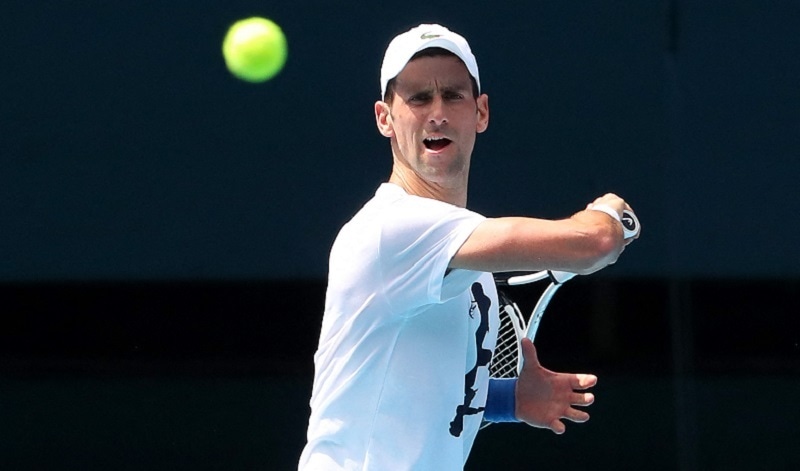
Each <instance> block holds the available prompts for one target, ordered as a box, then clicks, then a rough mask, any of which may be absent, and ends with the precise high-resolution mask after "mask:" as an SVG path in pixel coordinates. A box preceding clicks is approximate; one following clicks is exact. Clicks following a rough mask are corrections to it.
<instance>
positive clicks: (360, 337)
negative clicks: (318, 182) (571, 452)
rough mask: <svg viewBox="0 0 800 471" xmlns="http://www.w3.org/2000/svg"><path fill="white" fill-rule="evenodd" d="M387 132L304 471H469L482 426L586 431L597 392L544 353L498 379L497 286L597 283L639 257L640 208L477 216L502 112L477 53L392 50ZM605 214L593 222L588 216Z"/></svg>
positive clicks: (411, 38) (325, 333) (328, 351)
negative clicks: (626, 213) (630, 224)
mask: <svg viewBox="0 0 800 471" xmlns="http://www.w3.org/2000/svg"><path fill="white" fill-rule="evenodd" d="M380 80H381V94H382V95H381V96H382V100H381V101H378V102H377V103H375V120H376V123H377V127H378V131H379V132H380V133H381V134H382V135H383V136H385V137H386V138H388V140H389V143H390V145H391V150H392V158H393V166H392V173H391V176H390V177H389V180H388V182H386V183H383V184H381V185H380V186H379V187H378V189H377V191H376V193H375V195H374V197H373V198H372V199H371V200H369V201H368V202H367V203H366V204H365V205H364V206H363V207H362V208H361V209H360V211H358V213H357V214H356V215H355V216H354V217H353V218H352V219H351V220H350V221H349V222H348V223H347V224H345V225H344V227H343V228H342V229H341V231H340V233H339V234H338V236H337V238H336V240H335V242H334V244H333V247H332V249H331V254H330V272H329V280H328V288H327V295H326V303H325V313H324V317H323V320H322V329H321V334H320V340H319V347H318V350H317V352H316V354H315V356H314V362H315V376H314V386H313V393H312V397H311V403H310V404H311V417H310V419H309V425H308V434H307V439H308V441H307V444H306V446H305V448H304V450H303V453H302V456H301V457H300V463H299V469H300V470H378V471H387V470H395V469H397V470H458V469H463V467H464V464H465V462H466V460H467V457H468V455H469V452H470V449H471V447H472V444H473V441H474V440H475V436H476V434H477V432H478V429H479V427H480V425H481V422H482V421H484V420H485V421H500V422H509V421H518V422H524V423H527V424H529V425H532V426H535V427H541V428H547V429H550V430H552V431H553V432H555V433H563V432H564V430H565V425H564V422H563V420H564V419H566V420H570V421H573V422H584V421H586V420H588V418H589V416H588V414H587V413H586V412H585V411H584V410H582V409H580V408H577V407H580V406H588V405H589V404H591V403H592V402H593V400H594V396H593V395H592V394H591V393H589V392H585V390H586V389H587V388H590V387H592V386H594V384H595V382H596V381H597V378H596V377H595V376H592V375H585V374H566V373H555V372H552V371H549V370H546V369H545V368H543V367H542V366H541V365H540V363H539V361H538V360H537V358H536V350H535V348H534V346H533V344H532V343H531V342H530V341H527V340H526V341H525V342H524V344H523V351H524V359H525V367H524V369H523V370H522V372H521V373H520V376H519V378H518V379H513V380H496V379H492V380H490V378H489V372H488V365H489V362H490V360H491V357H492V352H493V349H494V346H495V339H496V335H497V328H498V308H497V306H498V301H497V292H496V289H495V285H494V280H493V277H492V272H493V271H512V270H526V271H538V270H543V269H555V270H562V271H571V272H576V273H580V274H587V273H591V272H594V271H597V270H599V269H601V268H603V267H605V266H607V265H608V264H610V263H614V262H615V261H616V260H617V257H619V255H620V253H621V252H622V251H623V249H624V248H625V244H626V243H627V242H626V241H624V240H623V230H622V226H621V224H620V222H619V219H620V214H621V212H622V211H623V210H624V209H626V208H627V209H630V207H629V206H628V205H627V204H626V202H625V201H624V200H623V199H621V198H619V197H617V196H615V195H613V194H607V195H604V196H602V197H600V198H598V199H596V200H595V201H594V202H592V203H591V204H589V205H588V206H587V209H585V210H582V211H579V212H578V213H576V214H574V215H573V216H571V217H569V218H567V219H564V220H544V219H535V218H521V217H514V218H496V219H488V218H486V217H484V216H481V215H480V214H477V213H475V212H473V211H470V210H468V209H466V203H467V183H468V179H469V178H468V177H469V168H470V159H471V156H472V151H473V147H474V144H475V140H476V135H477V134H478V133H481V132H483V131H485V130H486V128H487V126H488V124H489V99H488V96H487V95H486V94H483V93H482V92H481V84H480V77H479V74H478V65H477V63H476V60H475V57H474V56H473V54H472V52H471V50H470V47H469V45H468V44H467V42H466V40H465V39H464V38H463V37H461V36H460V35H458V34H456V33H454V32H451V31H450V30H448V29H446V28H444V27H442V26H439V25H420V26H418V27H416V28H413V29H411V30H410V31H407V32H405V33H403V34H400V35H399V36H397V37H395V38H394V39H393V40H392V41H391V43H390V44H389V46H388V48H387V50H386V53H385V56H384V59H383V65H382V67H381V78H380ZM588 208H591V209H588Z"/></svg>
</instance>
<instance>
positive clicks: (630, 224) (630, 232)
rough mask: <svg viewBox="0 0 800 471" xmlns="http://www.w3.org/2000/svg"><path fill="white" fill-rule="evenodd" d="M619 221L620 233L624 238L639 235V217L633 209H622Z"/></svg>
mask: <svg viewBox="0 0 800 471" xmlns="http://www.w3.org/2000/svg"><path fill="white" fill-rule="evenodd" d="M620 222H621V223H622V233H623V235H624V236H625V238H626V239H630V238H632V237H636V236H637V235H639V229H640V226H639V218H637V217H636V214H634V213H633V211H628V210H627V209H625V210H623V211H622V218H621V219H620Z"/></svg>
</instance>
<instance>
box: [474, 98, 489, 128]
mask: <svg viewBox="0 0 800 471" xmlns="http://www.w3.org/2000/svg"><path fill="white" fill-rule="evenodd" d="M488 127H489V96H488V95H487V94H485V93H484V94H483V95H481V96H479V97H478V125H477V127H476V129H475V130H476V131H477V132H479V133H481V132H483V131H486V129H487V128H488Z"/></svg>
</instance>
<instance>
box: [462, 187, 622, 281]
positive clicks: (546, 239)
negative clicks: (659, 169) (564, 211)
mask: <svg viewBox="0 0 800 471" xmlns="http://www.w3.org/2000/svg"><path fill="white" fill-rule="evenodd" d="M601 204H602V205H604V206H606V207H611V208H613V210H614V211H617V213H618V214H619V213H621V212H622V210H623V209H630V207H629V206H628V205H627V204H626V203H625V201H624V200H622V199H621V198H619V197H618V196H616V195H612V194H607V195H604V196H602V197H600V198H598V199H596V200H595V201H594V203H592V204H590V205H589V207H591V206H592V205H601ZM631 241H632V239H628V240H624V239H623V231H622V225H621V224H620V222H619V221H618V220H617V219H614V218H613V217H612V216H610V215H609V214H607V213H605V212H603V211H595V210H589V209H587V210H583V211H580V212H578V213H576V214H574V215H573V216H572V217H570V218H567V219H563V220H558V221H553V220H547V219H536V218H523V217H505V218H496V219H487V220H486V221H484V222H482V223H481V224H480V225H478V227H477V228H475V231H473V233H472V234H471V235H470V237H469V238H468V239H467V240H466V242H464V244H463V245H462V246H461V248H460V249H459V251H458V252H456V254H455V256H454V257H453V259H452V260H451V262H450V268H462V269H467V270H476V271H486V272H498V271H538V270H559V271H568V272H572V273H578V274H589V273H593V272H595V271H597V270H600V269H601V268H603V267H605V266H607V265H609V264H612V263H614V262H615V261H616V260H617V258H618V257H619V255H620V254H621V253H622V251H623V250H624V249H625V246H626V245H627V244H628V243H630V242H631Z"/></svg>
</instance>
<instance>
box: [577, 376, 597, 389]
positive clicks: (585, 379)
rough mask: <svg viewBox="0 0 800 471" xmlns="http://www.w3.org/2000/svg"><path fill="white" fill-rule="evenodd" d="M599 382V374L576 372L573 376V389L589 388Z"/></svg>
mask: <svg viewBox="0 0 800 471" xmlns="http://www.w3.org/2000/svg"><path fill="white" fill-rule="evenodd" d="M596 384H597V376H595V375H589V374H581V373H579V374H576V375H574V376H573V377H572V389H579V390H580V389H589V388H592V387H594V386H595V385H596Z"/></svg>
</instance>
